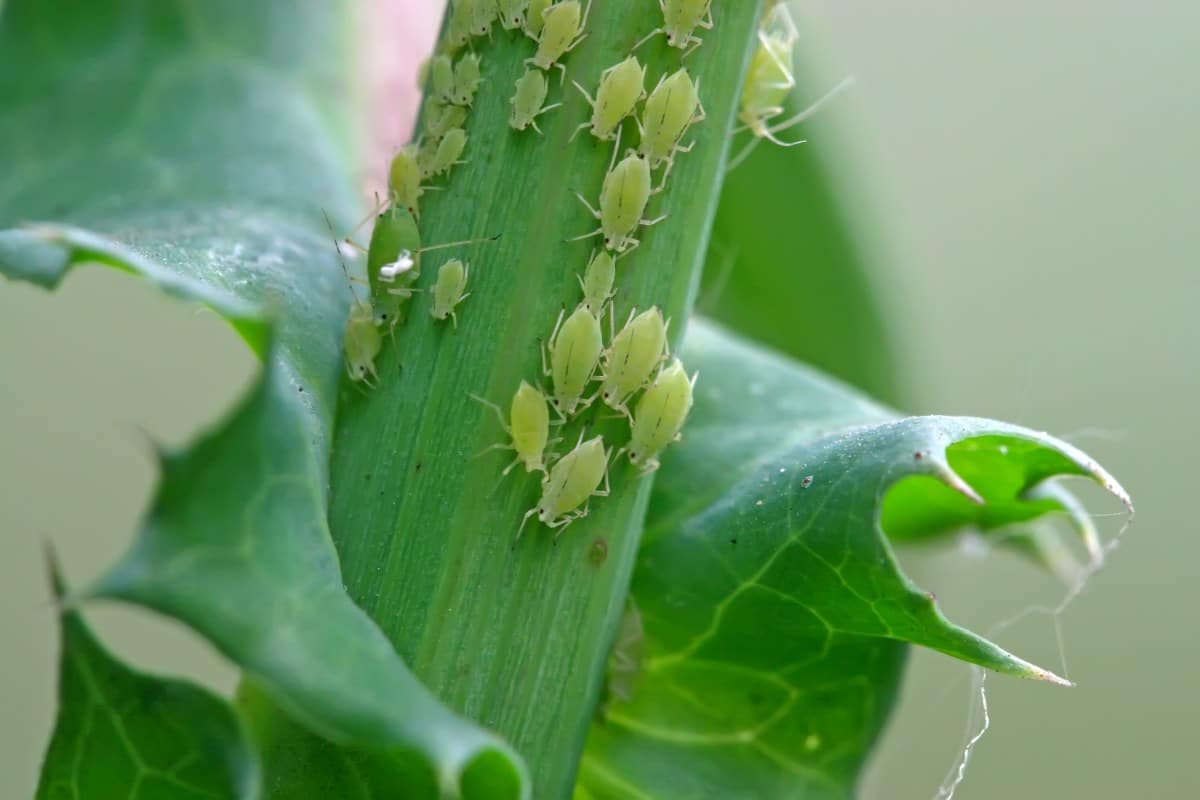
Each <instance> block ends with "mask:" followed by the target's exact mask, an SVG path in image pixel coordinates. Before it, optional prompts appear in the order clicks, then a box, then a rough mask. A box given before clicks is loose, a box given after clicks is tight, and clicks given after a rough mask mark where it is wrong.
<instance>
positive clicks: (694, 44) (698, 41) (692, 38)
mask: <svg viewBox="0 0 1200 800" xmlns="http://www.w3.org/2000/svg"><path fill="white" fill-rule="evenodd" d="M686 43H690V44H691V45H692V46H691V47H689V48H688V49H686V50H684V51H683V55H681V56H679V60H680V61H682V60H683V59H685V58H687V57H688V56H690V55H691V54H692V51H694V50H695V49H696V48H697V47H699V46H700V45H702V44H704V40H703V39H701V38H700V37H699V36H689V37H688V40H687V42H686ZM686 43H685V44H686Z"/></svg>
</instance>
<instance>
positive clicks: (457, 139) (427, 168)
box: [418, 128, 467, 178]
mask: <svg viewBox="0 0 1200 800" xmlns="http://www.w3.org/2000/svg"><path fill="white" fill-rule="evenodd" d="M466 149H467V132H466V131H464V130H463V129H462V128H451V129H450V130H448V131H446V135H445V136H443V137H442V139H441V141H439V142H438V143H437V147H431V148H425V147H422V148H421V149H420V150H419V154H418V159H419V161H420V164H421V174H422V176H424V177H425V178H432V177H435V176H437V175H443V174H445V173H447V172H449V171H450V170H451V169H452V168H453V167H455V166H458V165H459V164H465V163H467V162H466V161H463V160H462V154H463V151H464V150H466Z"/></svg>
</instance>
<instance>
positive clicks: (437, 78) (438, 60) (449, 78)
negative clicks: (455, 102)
mask: <svg viewBox="0 0 1200 800" xmlns="http://www.w3.org/2000/svg"><path fill="white" fill-rule="evenodd" d="M426 63H427V64H428V65H429V66H428V71H429V96H430V97H432V98H435V99H436V100H437V102H439V103H449V102H450V101H451V100H452V99H453V98H454V64H453V62H451V60H450V56H448V55H446V54H445V53H440V54H438V55H435V56H434V57H433V58H432V59H430V60H429V61H428V62H426Z"/></svg>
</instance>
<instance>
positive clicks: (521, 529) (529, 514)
mask: <svg viewBox="0 0 1200 800" xmlns="http://www.w3.org/2000/svg"><path fill="white" fill-rule="evenodd" d="M537 512H538V507H537V506H534V507H533V508H531V509H529V510H528V511H526V512H525V516H523V517H521V527H519V528H517V538H515V539H513V547H516V546H517V542H519V541H521V534H522V533H523V532H524V531H525V523H526V522H529V518H530V517H532V516H533V515H534V514H536V513H537Z"/></svg>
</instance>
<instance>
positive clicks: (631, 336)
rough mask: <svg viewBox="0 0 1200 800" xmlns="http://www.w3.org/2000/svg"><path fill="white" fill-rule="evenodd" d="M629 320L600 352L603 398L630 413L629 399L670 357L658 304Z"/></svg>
mask: <svg viewBox="0 0 1200 800" xmlns="http://www.w3.org/2000/svg"><path fill="white" fill-rule="evenodd" d="M635 313H636V309H635V310H634V311H630V312H629V320H628V321H627V322H626V323H625V326H624V327H623V328H621V331H620V333H618V334H616V335H615V336H613V337H612V343H611V344H610V345H609V346H608V348H607V349H606V350H605V351H604V353H603V354H602V356H601V367H600V371H601V376H600V381H601V383H600V391H599V394H600V399H601V400H603V401H604V404H605V405H606V406H608V407H609V408H611V409H613V410H615V411H619V412H621V413H622V414H624V415H625V416H627V417H631V415H630V413H629V408H628V407H627V406H626V402H627V401H628V400H629V398H630V397H631V396H633V393H634V392H636V391H638V390H639V389H641V388H643V387H645V386H646V385H647V384H648V383H650V376H651V374H652V373H653V372H654V368H655V367H657V366H659V365H660V364H662V363H663V361H664V360H666V358H667V355H668V353H667V323H666V322H665V321H664V320H663V316H662V312H661V311H659V309H658V306H654V307H653V308H651V309H649V310H648V311H643V312H642V313H641V314H637V316H634V314H635Z"/></svg>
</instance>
